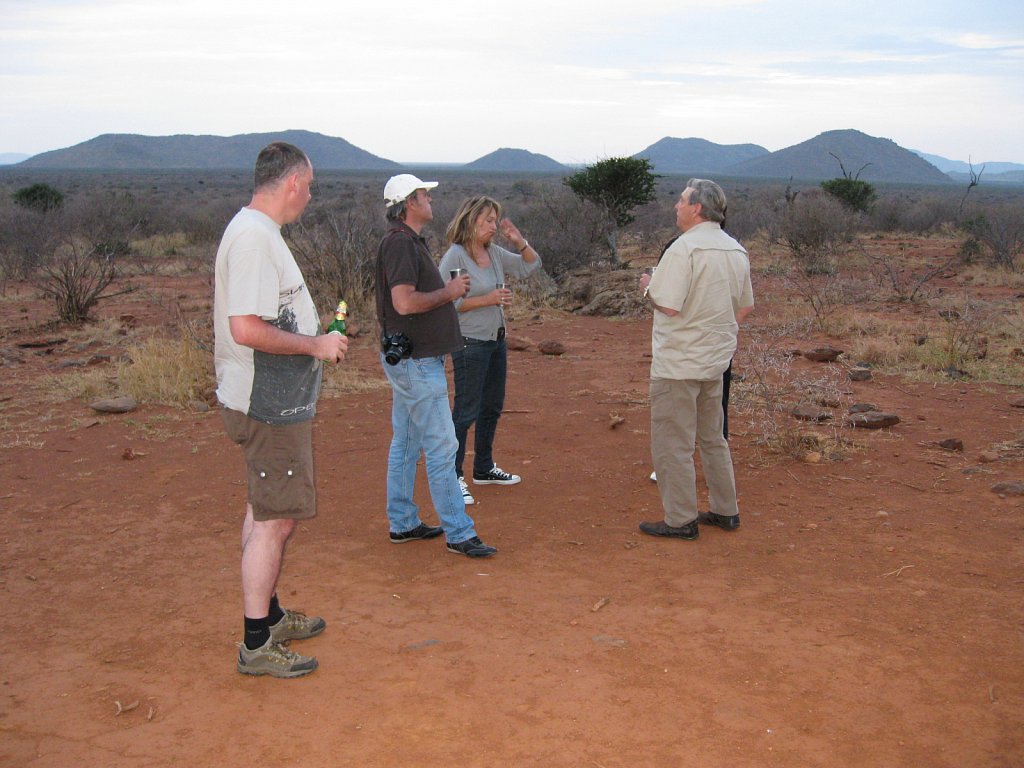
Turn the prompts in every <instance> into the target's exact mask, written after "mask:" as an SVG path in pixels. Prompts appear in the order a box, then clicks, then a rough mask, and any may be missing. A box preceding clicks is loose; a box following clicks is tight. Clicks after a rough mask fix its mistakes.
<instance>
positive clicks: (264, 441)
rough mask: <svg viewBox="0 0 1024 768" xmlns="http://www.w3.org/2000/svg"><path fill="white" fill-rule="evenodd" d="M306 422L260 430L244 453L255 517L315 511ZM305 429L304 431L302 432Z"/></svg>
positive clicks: (295, 516)
mask: <svg viewBox="0 0 1024 768" xmlns="http://www.w3.org/2000/svg"><path fill="white" fill-rule="evenodd" d="M308 429H309V422H302V423H301V424H294V425H289V426H287V427H269V428H267V429H265V430H262V431H261V432H262V434H261V435H260V440H259V443H260V445H259V447H258V448H256V447H255V446H253V448H254V450H252V451H251V452H250V455H249V456H247V462H246V463H247V465H248V473H249V477H248V485H249V502H250V503H251V504H252V507H253V516H254V518H255V519H256V520H272V519H278V518H292V519H305V518H310V517H313V516H314V515H315V514H316V487H315V483H314V481H313V457H312V449H311V441H310V440H309V439H308V435H309V432H308ZM304 432H305V434H303V433H304Z"/></svg>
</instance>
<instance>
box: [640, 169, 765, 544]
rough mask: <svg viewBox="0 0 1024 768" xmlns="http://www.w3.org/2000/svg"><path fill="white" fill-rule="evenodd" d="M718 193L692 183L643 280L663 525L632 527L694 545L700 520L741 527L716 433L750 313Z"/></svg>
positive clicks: (743, 263) (726, 456) (741, 256)
mask: <svg viewBox="0 0 1024 768" xmlns="http://www.w3.org/2000/svg"><path fill="white" fill-rule="evenodd" d="M725 207H726V198H725V192H723V191H722V188H721V187H720V186H718V185H717V184H716V183H715V182H713V181H708V180H707V179H690V180H689V181H688V182H687V183H686V189H684V190H683V193H682V194H681V195H680V196H679V201H678V202H677V203H676V205H675V209H676V225H677V226H678V227H679V229H680V231H681V232H682V233H683V234H682V235H681V236H680V237H679V238H678V239H677V240H676V241H675V242H674V243H673V244H672V246H671V247H670V248H669V249H668V250H667V251H666V252H665V255H664V257H663V258H662V260H661V262H660V263H659V264H658V268H657V269H656V270H655V272H654V274H653V275H651V276H648V275H643V276H642V277H641V278H640V287H641V288H643V289H644V294H645V295H646V296H647V298H648V299H649V301H650V302H651V305H652V306H653V307H654V310H655V311H654V326H653V330H652V334H651V350H652V360H651V458H652V459H653V461H654V471H655V472H656V473H657V476H658V491H659V493H660V494H661V503H662V506H663V507H664V508H665V519H664V520H660V521H657V522H644V523H640V530H641V531H643V532H644V533H646V534H649V535H651V536H667V537H672V538H679V539H691V540H692V539H696V538H697V537H698V536H699V535H700V531H699V529H698V522H700V523H704V524H705V525H714V526H717V527H719V528H723V529H725V530H727V531H733V530H736V529H737V528H739V524H740V516H739V507H738V505H737V502H736V480H735V476H734V473H733V466H732V454H731V453H730V452H729V443H728V441H727V440H726V439H725V436H724V435H723V434H722V420H723V412H722V373H723V372H724V371H725V369H726V368H728V367H729V362H730V361H731V360H732V357H733V355H734V354H735V352H736V335H737V330H738V327H739V322H740V321H742V320H743V319H744V318H745V317H746V316H747V315H748V314H750V312H751V311H753V308H754V292H753V289H752V288H751V285H750V262H749V261H748V259H747V252H746V250H744V248H743V246H741V245H740V244H739V243H738V242H736V240H734V239H733V238H732V237H730V236H729V235H727V234H726V233H725V232H723V231H722V227H721V224H720V222H722V221H723V220H724V218H725ZM695 441H696V442H697V444H699V446H700V453H701V460H702V463H703V466H704V477H705V480H706V481H707V484H708V495H709V497H710V501H711V511H710V512H701V513H698V512H697V476H696V471H695V469H694V464H693V449H694V442H695Z"/></svg>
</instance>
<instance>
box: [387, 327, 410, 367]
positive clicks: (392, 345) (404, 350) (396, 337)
mask: <svg viewBox="0 0 1024 768" xmlns="http://www.w3.org/2000/svg"><path fill="white" fill-rule="evenodd" d="M380 351H381V352H383V353H384V362H385V363H387V364H388V365H398V361H399V360H405V359H406V358H407V357H409V356H410V355H411V354H412V342H411V341H410V340H409V337H408V336H406V335H405V334H404V333H388V334H384V335H383V336H381V337H380Z"/></svg>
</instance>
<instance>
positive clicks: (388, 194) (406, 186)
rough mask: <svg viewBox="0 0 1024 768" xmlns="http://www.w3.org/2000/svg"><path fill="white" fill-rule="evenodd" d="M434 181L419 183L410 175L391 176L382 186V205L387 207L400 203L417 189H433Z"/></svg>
mask: <svg viewBox="0 0 1024 768" xmlns="http://www.w3.org/2000/svg"><path fill="white" fill-rule="evenodd" d="M436 186H437V182H436V181H420V180H419V179H417V178H416V177H415V176H413V175H412V174H411V173H402V174H399V175H398V176H392V177H391V178H390V179H388V183H387V184H385V185H384V204H385V205H387V206H388V207H390V206H392V205H394V204H395V203H400V202H402V201H403V200H405V198H407V197H409V195H411V194H412V193H413V192H415V191H416V190H417V189H433V188H434V187H436Z"/></svg>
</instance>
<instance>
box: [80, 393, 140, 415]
mask: <svg viewBox="0 0 1024 768" xmlns="http://www.w3.org/2000/svg"><path fill="white" fill-rule="evenodd" d="M89 407H90V408H92V409H93V410H94V411H98V412H100V413H131V412H132V411H134V410H135V409H136V408H138V407H139V404H138V403H137V402H136V401H135V398H134V397H128V396H127V395H125V396H123V397H106V398H104V399H102V400H97V401H96V402H95V403H89Z"/></svg>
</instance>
